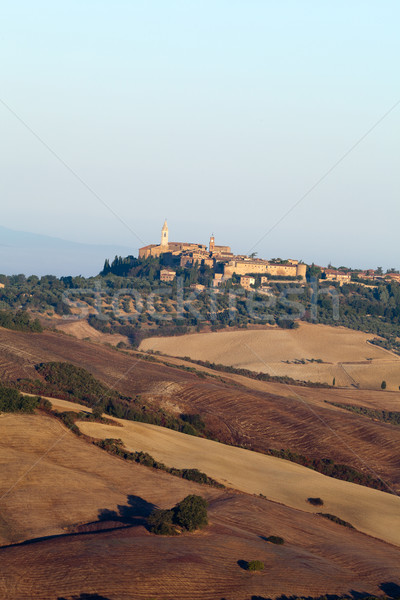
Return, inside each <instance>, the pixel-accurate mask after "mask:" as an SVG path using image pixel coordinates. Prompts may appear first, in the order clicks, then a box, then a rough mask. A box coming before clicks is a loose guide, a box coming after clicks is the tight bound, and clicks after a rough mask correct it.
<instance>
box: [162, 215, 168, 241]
mask: <svg viewBox="0 0 400 600" xmlns="http://www.w3.org/2000/svg"><path fill="white" fill-rule="evenodd" d="M161 246H162V247H163V248H165V247H166V246H168V225H167V219H165V221H164V225H163V226H162V229H161Z"/></svg>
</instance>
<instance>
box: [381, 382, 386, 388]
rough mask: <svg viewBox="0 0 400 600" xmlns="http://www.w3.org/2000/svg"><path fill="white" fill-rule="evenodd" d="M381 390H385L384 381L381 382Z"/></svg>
mask: <svg viewBox="0 0 400 600" xmlns="http://www.w3.org/2000/svg"><path fill="white" fill-rule="evenodd" d="M381 389H382V390H386V381H385V380H383V381H382V383H381Z"/></svg>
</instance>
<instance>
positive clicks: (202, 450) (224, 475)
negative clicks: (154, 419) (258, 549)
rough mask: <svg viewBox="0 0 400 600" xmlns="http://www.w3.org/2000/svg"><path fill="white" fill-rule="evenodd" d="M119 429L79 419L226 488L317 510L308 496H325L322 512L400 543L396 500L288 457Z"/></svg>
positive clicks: (142, 428) (131, 425)
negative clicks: (213, 480) (211, 478)
mask: <svg viewBox="0 0 400 600" xmlns="http://www.w3.org/2000/svg"><path fill="white" fill-rule="evenodd" d="M119 423H120V424H121V425H123V427H122V428H119V427H118V428H117V427H115V426H110V425H102V424H99V423H92V422H81V423H79V427H80V429H81V431H82V432H83V433H85V434H86V435H89V436H91V437H95V438H99V439H104V438H109V437H119V438H121V439H122V440H123V442H124V443H125V445H126V447H127V448H128V449H129V450H131V451H144V452H148V453H149V454H151V455H152V456H153V457H154V458H156V459H157V460H159V461H162V462H164V463H165V464H166V465H167V466H169V467H176V468H180V469H182V468H185V467H190V468H196V469H199V470H200V471H203V472H205V473H206V474H207V475H209V476H210V477H213V478H214V479H216V480H217V481H219V482H220V483H223V484H225V485H226V486H228V487H231V488H235V489H237V490H240V491H243V492H246V493H249V494H263V495H264V496H266V497H267V498H269V499H270V500H273V501H275V502H279V503H281V504H285V505H286V506H290V507H292V508H297V509H299V510H308V511H310V512H315V509H314V508H313V507H312V506H311V505H309V504H307V503H306V499H307V498H308V497H309V496H314V497H316V496H318V497H321V498H323V499H324V511H326V512H329V513H331V514H334V515H336V516H338V517H340V518H342V519H344V520H345V521H349V522H350V523H352V524H353V525H354V526H355V527H356V528H357V529H358V530H360V531H363V532H364V533H367V534H369V535H372V536H374V537H377V538H379V539H383V540H385V541H388V542H390V543H392V544H397V545H400V498H399V497H398V496H395V495H391V494H387V493H384V492H380V491H377V490H374V489H370V488H366V487H363V486H360V485H355V484H353V483H348V482H345V481H339V480H337V479H332V478H331V477H326V476H324V475H321V474H320V473H316V472H315V471H313V470H311V469H307V468H305V467H302V466H300V465H297V464H294V463H291V462H289V461H286V460H282V459H278V458H274V457H272V456H265V455H263V454H259V453H256V452H251V451H250V450H244V449H242V448H234V447H232V446H225V445H224V444H220V443H218V442H213V441H211V440H206V439H202V438H196V437H193V436H189V435H185V434H182V433H178V432H176V431H172V430H170V429H165V428H162V427H157V426H156V425H148V424H146V423H135V422H131V421H123V420H119Z"/></svg>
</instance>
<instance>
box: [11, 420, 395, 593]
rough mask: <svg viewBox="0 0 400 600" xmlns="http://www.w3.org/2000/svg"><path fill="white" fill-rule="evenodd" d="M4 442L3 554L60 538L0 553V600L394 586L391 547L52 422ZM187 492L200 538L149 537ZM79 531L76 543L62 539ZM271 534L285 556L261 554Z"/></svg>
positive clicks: (28, 425)
mask: <svg viewBox="0 0 400 600" xmlns="http://www.w3.org/2000/svg"><path fill="white" fill-rule="evenodd" d="M0 431H1V436H0V456H1V470H0V488H1V493H0V496H1V505H2V509H1V537H2V541H3V543H5V544H7V543H10V542H17V541H21V540H24V539H32V538H38V537H42V536H48V535H56V536H57V537H54V538H53V539H44V540H41V541H36V542H34V543H30V544H28V545H16V546H11V547H3V548H0V560H1V564H2V575H1V577H0V597H1V598H4V599H7V600H22V598H29V600H55V599H56V598H66V599H68V600H70V599H71V598H72V597H75V596H76V597H79V596H80V594H84V593H85V594H96V593H97V594H99V595H101V596H102V597H103V598H107V599H109V600H149V599H150V598H157V599H158V600H171V598H174V600H200V599H201V600H215V598H218V599H219V598H230V599H231V600H246V599H248V598H249V597H251V596H256V597H260V598H269V597H276V596H279V595H281V594H286V595H288V596H290V595H293V594H296V595H305V596H308V595H313V596H317V595H321V594H325V593H332V594H335V593H345V592H346V593H348V592H349V591H350V590H354V591H355V592H359V593H362V592H363V593H366V592H368V593H378V592H379V590H381V591H382V589H383V587H384V586H385V585H386V586H388V585H389V584H390V585H391V588H392V589H396V586H399V585H400V579H399V576H398V564H399V559H400V550H399V549H398V548H396V547H395V546H392V545H390V544H387V543H385V542H382V541H379V540H376V539H374V538H371V537H369V536H366V535H364V534H362V533H359V532H357V531H351V530H348V529H346V528H344V527H341V526H339V525H336V524H335V523H331V522H330V521H327V520H325V519H323V518H321V517H319V516H317V515H314V514H310V513H309V512H304V511H301V510H296V509H293V508H288V507H285V506H282V505H279V504H277V503H274V502H271V501H268V500H265V499H262V498H256V497H253V496H249V495H245V494H241V493H239V492H235V491H223V490H222V491H221V490H214V489H212V488H209V487H207V486H199V485H196V484H193V483H190V482H187V481H183V480H181V479H178V478H176V477H172V476H170V475H167V474H165V473H161V472H158V471H153V470H152V469H148V468H146V467H142V466H140V465H135V464H128V463H126V462H124V461H122V460H120V459H118V458H116V457H113V456H110V455H108V454H106V453H105V452H104V451H102V450H100V449H99V448H96V447H95V446H93V445H90V444H88V443H87V442H85V441H83V440H81V439H79V438H77V437H76V436H74V435H73V434H72V433H71V432H69V431H68V430H66V429H64V427H63V426H62V425H61V424H60V423H59V422H57V421H54V420H53V419H52V418H50V417H46V416H39V415H6V416H3V417H1V418H0ZM188 493H198V494H201V495H202V496H204V497H206V498H207V499H208V501H209V521H210V524H209V526H208V527H207V528H206V529H205V530H204V531H201V532H198V533H194V534H187V535H183V536H181V537H178V538H175V537H159V536H153V535H151V534H150V533H149V532H148V531H147V530H146V529H145V527H144V518H145V516H146V515H147V514H148V513H149V510H151V509H152V507H153V506H154V505H157V506H160V507H164V508H166V507H170V506H172V505H173V504H175V503H176V502H177V501H179V500H180V499H181V498H182V497H184V496H185V495H187V494H188ZM103 509H109V510H116V511H117V515H118V516H119V517H120V518H123V519H124V524H125V525H129V526H128V527H126V528H123V529H115V526H116V524H118V525H119V526H120V525H121V524H122V522H120V523H118V522H117V521H116V518H115V517H111V516H110V515H105V516H106V519H109V520H105V521H102V522H101V523H99V522H98V521H97V518H98V515H99V511H102V510H103ZM110 519H111V520H110ZM88 522H94V523H92V525H87V526H86V528H85V525H84V524H85V523H88ZM96 524H97V526H98V527H97V528H95V527H94V526H95V525H96ZM79 526H80V531H82V533H74V534H73V535H68V534H67V532H68V531H74V532H76V531H77V528H78V529H79ZM104 527H106V528H107V527H108V529H109V530H107V529H106V530H104ZM111 527H114V529H112V530H110V528H111ZM91 531H92V533H91ZM59 534H64V535H59ZM269 535H280V536H282V537H283V538H284V539H285V544H284V546H275V545H273V544H270V543H267V542H266V541H265V536H269ZM252 559H258V560H262V561H264V563H265V565H266V568H265V570H264V571H263V572H262V573H260V574H256V575H252V574H251V573H248V572H246V571H244V570H243V569H242V568H241V566H240V561H246V560H252ZM382 586H383V587H382Z"/></svg>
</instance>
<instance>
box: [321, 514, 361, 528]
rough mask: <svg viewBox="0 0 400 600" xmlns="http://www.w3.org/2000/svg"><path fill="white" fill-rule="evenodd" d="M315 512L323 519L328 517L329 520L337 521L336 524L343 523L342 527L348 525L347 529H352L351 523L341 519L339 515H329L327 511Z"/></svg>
mask: <svg viewBox="0 0 400 600" xmlns="http://www.w3.org/2000/svg"><path fill="white" fill-rule="evenodd" d="M317 514H318V515H320V516H321V517H325V519H329V520H330V521H333V522H334V523H337V524H338V525H343V527H348V528H349V529H354V527H353V525H352V524H351V523H348V522H347V521H344V520H343V519H341V518H340V517H337V516H336V515H331V514H329V513H317Z"/></svg>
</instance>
